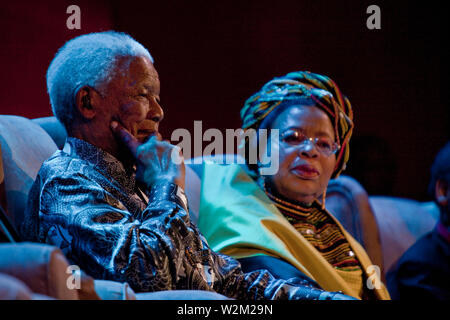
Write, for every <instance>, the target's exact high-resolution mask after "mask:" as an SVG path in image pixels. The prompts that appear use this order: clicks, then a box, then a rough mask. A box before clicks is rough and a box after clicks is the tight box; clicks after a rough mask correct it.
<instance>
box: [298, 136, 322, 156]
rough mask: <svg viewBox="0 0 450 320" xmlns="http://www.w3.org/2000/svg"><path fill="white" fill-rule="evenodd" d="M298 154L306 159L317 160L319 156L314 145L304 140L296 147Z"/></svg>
mask: <svg viewBox="0 0 450 320" xmlns="http://www.w3.org/2000/svg"><path fill="white" fill-rule="evenodd" d="M298 153H299V154H300V155H301V156H304V157H308V158H317V157H318V156H319V151H318V150H317V148H316V146H315V144H314V142H313V141H311V140H305V141H304V142H303V143H302V144H300V145H299V146H298Z"/></svg>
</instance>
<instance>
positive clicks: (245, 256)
mask: <svg viewBox="0 0 450 320" xmlns="http://www.w3.org/2000/svg"><path fill="white" fill-rule="evenodd" d="M241 118H242V121H243V125H242V128H243V129H244V130H248V129H255V130H261V129H268V130H269V134H270V132H271V130H273V129H278V130H279V140H278V141H279V143H275V144H271V145H270V147H271V148H272V149H271V152H274V151H278V153H279V169H278V171H277V172H276V173H275V174H273V175H266V176H264V175H261V174H260V172H261V171H260V170H259V169H261V167H262V165H261V164H256V165H252V164H251V163H249V161H247V163H246V165H245V166H244V167H243V166H240V165H237V164H234V165H226V166H223V165H218V164H211V163H208V164H204V165H203V168H202V187H201V195H200V206H199V217H198V226H199V228H200V229H201V231H202V233H203V234H204V235H205V236H206V238H207V240H208V242H209V243H210V245H211V247H212V248H214V249H215V250H219V251H221V252H223V253H225V254H228V255H231V256H234V257H235V258H238V259H240V261H241V263H242V265H243V268H244V269H258V268H265V269H269V270H270V271H271V272H272V273H274V274H275V275H278V276H279V277H283V278H286V277H290V276H299V275H300V276H304V277H305V278H306V279H310V280H311V281H312V282H314V281H315V282H316V283H318V285H319V286H320V287H322V288H323V289H325V290H327V291H342V292H343V293H345V294H347V295H350V296H353V297H357V298H361V299H389V294H388V292H387V290H386V289H385V287H384V285H383V284H382V283H381V281H380V278H379V275H377V274H375V273H370V272H371V271H373V270H374V269H371V268H370V266H371V265H372V263H371V261H370V259H369V258H368V256H367V254H366V252H365V251H364V249H363V248H362V247H361V246H360V245H359V243H357V241H356V240H354V239H353V238H352V237H351V236H350V235H349V234H348V233H347V232H346V231H345V230H344V229H343V227H342V226H341V224H340V223H339V222H338V221H337V220H336V219H335V218H334V217H333V216H332V215H331V214H330V213H329V212H328V211H327V210H326V209H325V201H324V200H325V195H326V188H327V185H328V182H329V180H330V179H331V178H336V177H337V176H339V174H340V173H341V171H342V170H343V169H344V168H345V165H346V163H347V160H348V157H349V139H350V136H351V134H352V129H353V122H352V118H353V115H352V109H351V105H350V102H349V100H348V99H347V98H346V97H344V96H343V95H342V94H341V92H340V90H339V88H338V87H337V85H336V84H335V83H334V82H333V81H332V80H331V79H329V78H328V77H326V76H322V75H318V74H313V73H310V72H292V73H289V74H287V75H285V76H283V77H279V78H275V79H273V80H271V81H269V82H268V83H267V84H265V85H264V86H263V87H262V89H261V90H260V91H259V92H257V93H256V94H254V95H253V96H252V97H250V98H249V99H248V100H247V101H246V102H245V105H244V107H243V109H242V110H241ZM252 148H253V149H252ZM254 148H255V145H254V144H253V143H252V141H247V142H246V149H247V150H253V151H254ZM273 148H277V150H275V149H273ZM247 160H248V157H247ZM263 163H264V162H263ZM372 268H373V267H372ZM368 272H369V273H370V274H368ZM369 282H370V283H369Z"/></svg>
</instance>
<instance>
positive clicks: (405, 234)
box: [369, 196, 439, 272]
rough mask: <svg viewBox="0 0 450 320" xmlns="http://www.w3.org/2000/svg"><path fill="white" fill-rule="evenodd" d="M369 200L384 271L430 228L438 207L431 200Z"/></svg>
mask: <svg viewBox="0 0 450 320" xmlns="http://www.w3.org/2000/svg"><path fill="white" fill-rule="evenodd" d="M369 201H370V204H371V206H372V208H373V209H374V212H375V217H376V219H377V224H378V226H379V231H380V239H381V247H382V252H383V263H384V268H385V270H386V272H387V271H389V270H390V269H391V268H392V267H393V266H394V265H395V262H396V261H397V260H398V259H399V258H400V257H401V255H402V254H403V253H404V252H405V251H406V250H407V249H408V248H409V247H410V246H412V245H413V244H414V243H415V242H416V241H417V240H418V239H419V238H420V237H422V236H423V235H425V234H426V233H428V232H430V231H431V230H432V229H433V228H434V226H435V225H436V222H437V220H438V218H439V209H438V207H437V205H436V204H435V203H434V202H419V201H415V200H411V199H403V198H395V197H385V196H371V197H369Z"/></svg>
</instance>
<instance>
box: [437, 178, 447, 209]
mask: <svg viewBox="0 0 450 320" xmlns="http://www.w3.org/2000/svg"><path fill="white" fill-rule="evenodd" d="M449 193H450V190H449V185H448V183H447V182H445V181H443V180H438V181H437V182H436V190H435V196H436V201H437V202H438V203H439V205H441V206H443V207H445V206H447V205H448V202H449V198H450V195H449Z"/></svg>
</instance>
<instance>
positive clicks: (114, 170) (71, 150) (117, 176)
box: [63, 137, 136, 193]
mask: <svg viewBox="0 0 450 320" xmlns="http://www.w3.org/2000/svg"><path fill="white" fill-rule="evenodd" d="M63 152H65V153H67V154H69V155H70V156H72V157H77V158H80V159H82V160H85V161H87V162H89V163H91V164H92V166H93V167H94V168H95V169H96V170H99V171H101V172H102V173H103V174H104V175H105V176H106V177H107V178H108V179H109V180H115V181H116V182H118V183H119V184H120V185H121V186H122V187H123V188H124V189H125V190H126V191H127V192H128V193H133V192H134V190H135V186H136V180H135V176H136V173H135V168H134V167H133V168H130V169H128V170H127V169H126V168H125V167H124V165H123V164H122V162H120V161H119V160H118V159H117V158H116V157H114V156H113V155H111V154H110V153H108V152H106V151H104V150H102V149H100V148H97V147H96V146H94V145H92V144H90V143H89V142H86V141H84V140H80V139H77V138H74V137H68V138H67V140H66V143H65V145H64V148H63Z"/></svg>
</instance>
